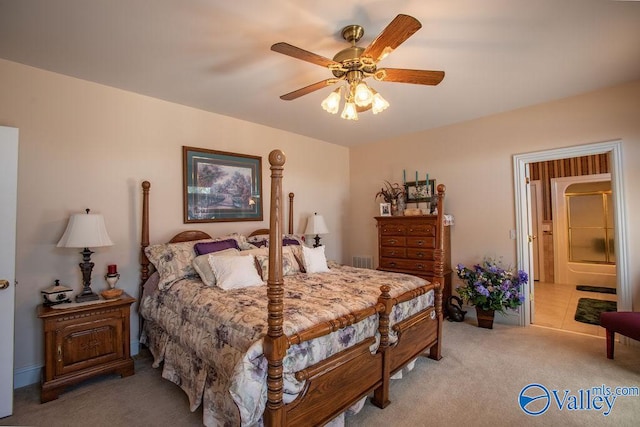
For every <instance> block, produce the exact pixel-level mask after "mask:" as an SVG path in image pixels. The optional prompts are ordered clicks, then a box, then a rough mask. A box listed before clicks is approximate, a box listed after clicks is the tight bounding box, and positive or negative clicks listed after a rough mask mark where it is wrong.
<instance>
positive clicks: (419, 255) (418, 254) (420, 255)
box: [416, 252, 424, 258]
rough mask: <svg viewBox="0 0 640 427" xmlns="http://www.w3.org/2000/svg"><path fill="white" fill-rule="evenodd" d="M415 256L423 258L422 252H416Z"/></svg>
mask: <svg viewBox="0 0 640 427" xmlns="http://www.w3.org/2000/svg"><path fill="white" fill-rule="evenodd" d="M416 256H417V257H418V258H424V252H418V253H417V254H416Z"/></svg>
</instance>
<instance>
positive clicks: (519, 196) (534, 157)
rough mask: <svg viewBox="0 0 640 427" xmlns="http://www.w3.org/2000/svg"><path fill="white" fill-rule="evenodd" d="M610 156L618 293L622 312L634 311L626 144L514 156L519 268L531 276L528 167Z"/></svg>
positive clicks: (525, 314) (523, 319) (525, 319)
mask: <svg viewBox="0 0 640 427" xmlns="http://www.w3.org/2000/svg"><path fill="white" fill-rule="evenodd" d="M596 154H609V159H610V162H611V171H610V172H611V190H612V191H613V204H614V208H615V217H614V220H615V227H616V233H615V251H616V261H617V263H616V276H617V279H616V283H617V285H616V287H617V293H618V311H630V310H631V287H630V285H629V246H628V242H627V218H626V212H627V211H626V207H625V197H624V194H625V193H624V178H623V176H624V174H623V171H622V157H623V154H622V140H619V139H618V140H613V141H606V142H597V143H593V144H585V145H578V146H573V147H566V148H557V149H552V150H545V151H538V152H534V153H524V154H516V155H514V156H513V169H514V188H515V208H516V249H517V254H516V260H517V264H518V268H519V269H522V270H524V271H527V272H529V273H530V272H531V270H532V269H533V266H532V265H531V262H530V259H531V245H530V244H529V241H528V236H529V224H530V223H531V215H530V212H529V206H530V205H531V204H530V200H529V198H530V191H529V187H528V184H527V178H528V176H529V173H528V170H529V168H528V165H529V163H534V162H544V161H549V160H558V159H566V158H569V157H581V156H590V155H596ZM530 291H531V283H527V284H526V285H525V286H524V290H523V293H524V297H525V302H524V304H523V305H522V307H523V309H521V310H520V322H519V323H520V325H521V326H528V325H529V324H531V315H532V314H531V306H530Z"/></svg>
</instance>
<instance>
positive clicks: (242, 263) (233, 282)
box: [209, 254, 264, 290]
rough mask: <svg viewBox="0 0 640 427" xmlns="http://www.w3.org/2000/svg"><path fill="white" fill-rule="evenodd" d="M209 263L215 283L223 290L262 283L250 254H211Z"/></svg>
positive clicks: (253, 258)
mask: <svg viewBox="0 0 640 427" xmlns="http://www.w3.org/2000/svg"><path fill="white" fill-rule="evenodd" d="M209 264H210V265H211V270H213V275H214V276H215V278H216V285H217V286H218V287H219V288H222V289H224V290H229V289H241V288H248V287H251V286H260V285H264V282H263V281H262V278H261V277H260V275H259V274H258V270H256V264H255V257H254V256H253V255H251V254H249V255H240V256H225V255H221V256H211V257H209Z"/></svg>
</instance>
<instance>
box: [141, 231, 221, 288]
mask: <svg viewBox="0 0 640 427" xmlns="http://www.w3.org/2000/svg"><path fill="white" fill-rule="evenodd" d="M211 241H213V239H206V240H195V241H191V242H180V243H163V244H159V245H150V246H147V247H146V248H145V250H144V252H145V254H146V255H147V258H148V259H149V261H151V263H152V264H153V265H154V266H155V267H156V270H157V271H158V273H159V274H160V283H159V284H158V286H159V287H160V288H162V287H163V286H166V285H168V284H170V283H173V282H174V281H176V280H178V279H180V278H182V277H189V276H195V275H196V274H197V273H196V270H195V269H194V268H193V265H192V263H193V260H194V259H195V257H196V253H195V251H194V250H193V247H194V246H195V244H196V243H199V242H211Z"/></svg>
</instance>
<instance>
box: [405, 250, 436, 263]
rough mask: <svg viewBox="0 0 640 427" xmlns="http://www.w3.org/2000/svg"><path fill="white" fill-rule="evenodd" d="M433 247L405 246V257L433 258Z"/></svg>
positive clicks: (430, 259)
mask: <svg viewBox="0 0 640 427" xmlns="http://www.w3.org/2000/svg"><path fill="white" fill-rule="evenodd" d="M434 253H435V250H434V249H422V248H407V256H406V257H407V258H412V259H426V260H429V261H433V260H434Z"/></svg>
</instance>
